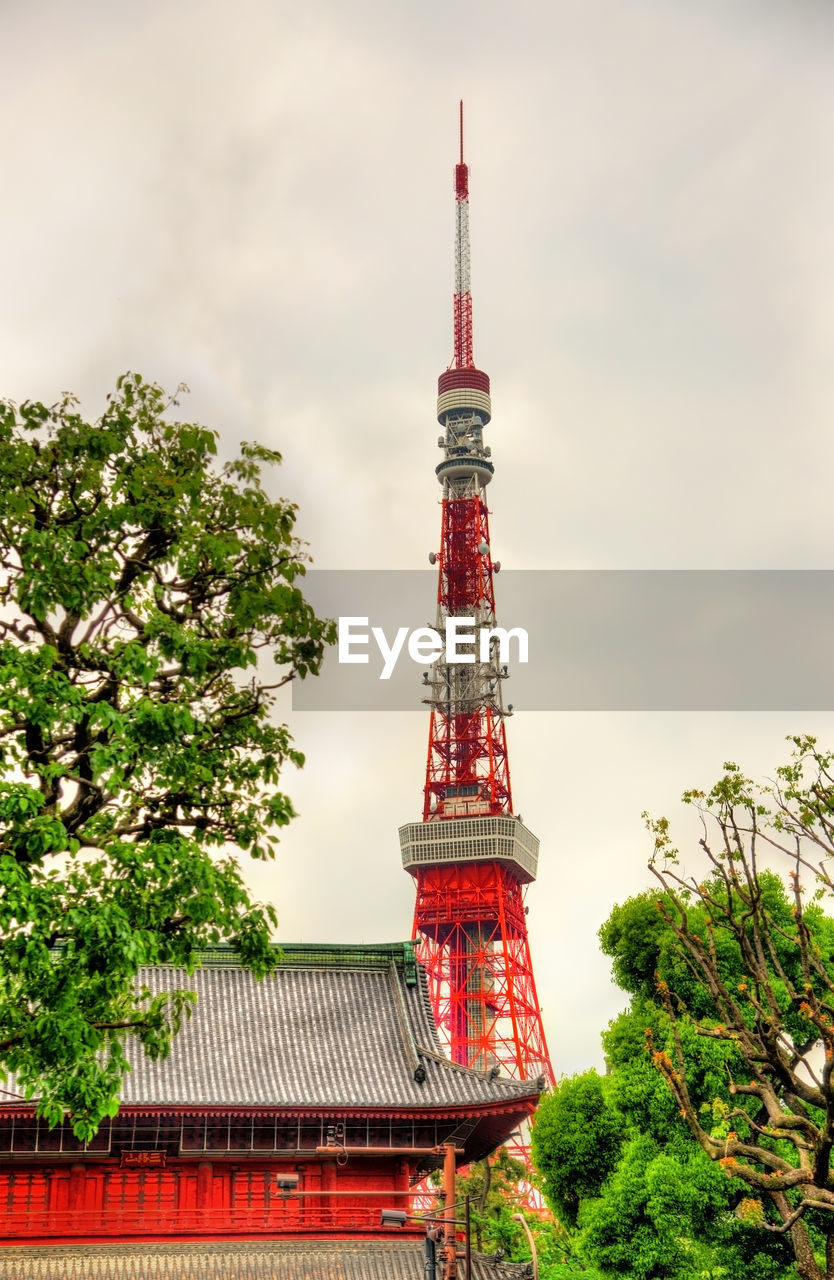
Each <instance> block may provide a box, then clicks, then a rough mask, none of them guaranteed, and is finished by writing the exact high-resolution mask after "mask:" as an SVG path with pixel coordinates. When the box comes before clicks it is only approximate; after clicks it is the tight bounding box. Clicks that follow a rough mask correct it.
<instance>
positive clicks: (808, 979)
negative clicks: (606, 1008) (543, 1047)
mask: <svg viewBox="0 0 834 1280" xmlns="http://www.w3.org/2000/svg"><path fill="white" fill-rule="evenodd" d="M791 742H792V744H793V755H792V758H791V759H790V761H789V763H788V764H787V765H785V766H784V767H782V768H780V769H778V770H777V771H776V776H775V780H774V781H773V782H771V783H767V784H755V783H753V782H752V781H751V780H750V779H748V778H746V777H745V776H744V775H743V773H742V772H741V770H740V769H739V768H738V767H737V766H736V765H734V764H728V765H726V766H725V768H724V772H723V776H722V777H721V778H720V779H719V781H718V782H717V783H716V785H715V786H714V787H713V788H712V790H711V791H709V792H702V791H689V792H687V793H686V794H685V795H684V801H685V803H686V804H687V805H689V806H691V808H692V809H694V810H695V812H696V815H697V818H698V821H699V824H700V833H699V834H700V841H699V845H700V848H699V852H698V854H697V855H696V856H697V857H698V860H699V861H702V862H703V863H705V865H704V866H703V868H702V870H701V872H700V874H695V875H692V874H690V873H687V872H686V871H685V870H684V868H683V859H682V855H681V854H680V853H679V851H678V850H677V849H676V848H675V847H674V845H673V843H672V837H671V833H670V827H669V823H668V821H667V820H666V819H665V818H661V819H657V820H649V826H650V829H651V831H652V833H653V836H654V841H655V850H654V857H653V860H652V863H651V868H652V871H653V872H654V875H655V876H656V877H657V879H658V881H659V892H657V891H655V892H654V893H644V894H641V895H639V896H638V897H636V898H633V899H631V900H630V901H628V902H626V903H623V904H621V905H620V906H618V907H615V908H614V910H613V911H612V913H611V915H610V917H609V919H608V920H607V922H606V923H605V924H604V925H603V927H602V929H601V931H600V938H601V942H602V946H603V950H604V951H605V952H607V954H608V955H610V956H611V958H612V961H613V969H614V975H615V977H616V980H617V982H618V983H619V984H620V986H621V987H623V988H624V989H625V990H626V991H627V992H628V993H629V994H630V996H631V1007H630V1009H629V1010H628V1011H627V1012H626V1013H624V1014H623V1015H622V1016H621V1017H620V1018H618V1019H616V1020H615V1022H614V1023H613V1024H612V1025H611V1027H610V1028H609V1029H608V1031H607V1032H606V1033H605V1035H604V1037H603V1043H604V1046H605V1051H606V1057H607V1061H608V1064H609V1074H608V1075H607V1076H606V1077H605V1078H603V1079H598V1078H595V1077H593V1076H592V1075H591V1076H585V1077H579V1078H577V1079H574V1080H573V1081H569V1082H565V1083H563V1084H562V1086H561V1087H560V1089H559V1090H558V1091H557V1093H556V1094H555V1095H554V1096H553V1097H551V1098H548V1099H546V1100H545V1101H544V1102H543V1103H542V1105H541V1107H540V1111H539V1117H538V1120H537V1124H536V1128H535V1130H534V1154H535V1155H536V1158H537V1161H538V1163H539V1167H540V1169H541V1170H542V1172H543V1174H544V1177H545V1187H546V1190H547V1193H548V1196H549V1198H550V1200H551V1203H553V1205H554V1207H555V1208H556V1210H557V1212H558V1213H560V1214H561V1215H562V1217H563V1220H564V1221H565V1222H566V1223H567V1224H568V1225H574V1226H575V1229H576V1232H577V1237H576V1238H577V1241H578V1247H579V1249H580V1251H581V1252H582V1254H583V1256H584V1257H585V1258H586V1259H588V1260H589V1261H590V1262H592V1263H593V1264H594V1265H595V1266H597V1267H598V1269H599V1270H600V1271H601V1273H602V1274H603V1275H605V1276H615V1275H624V1276H625V1275H628V1276H641V1277H642V1276H645V1277H647V1278H648V1277H654V1276H660V1275H664V1276H666V1275H668V1276H675V1277H681V1280H683V1278H684V1277H685V1278H686V1280H688V1278H689V1277H690V1276H691V1277H693V1278H694V1277H696V1276H700V1275H703V1274H736V1273H737V1272H739V1271H743V1272H744V1273H745V1274H746V1275H751V1276H753V1275H756V1276H761V1277H763V1278H764V1277H775V1276H781V1275H785V1274H786V1273H787V1272H786V1268H790V1273H791V1274H799V1275H800V1276H801V1277H802V1278H803V1280H832V1278H834V1173H833V1172H832V1168H831V1157H832V1149H834V1088H832V1067H834V920H832V918H831V915H830V914H829V911H830V898H831V895H832V893H834V877H832V872H831V869H830V859H831V856H832V854H833V853H834V756H832V754H831V753H828V752H826V751H823V750H822V749H820V748H819V746H818V745H817V743H816V741H815V740H814V739H813V738H810V737H796V738H793V739H791ZM618 1124H619V1125H620V1127H621V1146H620V1149H619V1151H617V1147H616V1132H617V1125H618Z"/></svg>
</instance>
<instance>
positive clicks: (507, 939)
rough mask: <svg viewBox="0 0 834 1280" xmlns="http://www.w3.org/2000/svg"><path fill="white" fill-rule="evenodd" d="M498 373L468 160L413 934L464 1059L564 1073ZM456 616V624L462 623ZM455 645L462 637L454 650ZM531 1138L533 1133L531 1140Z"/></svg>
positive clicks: (415, 829)
mask: <svg viewBox="0 0 834 1280" xmlns="http://www.w3.org/2000/svg"><path fill="white" fill-rule="evenodd" d="M490 417H491V405H490V393H489V377H488V376H487V374H485V373H483V372H482V371H481V370H480V369H478V368H476V366H475V361H474V358H473V349H472V295H471V293H470V285H469V169H468V166H467V165H466V164H465V163H464V159H463V103H461V104H460V159H459V162H458V164H457V165H456V166H455V293H454V357H453V360H452V363H451V365H450V366H449V368H448V369H447V370H446V371H445V372H444V373H441V375H440V378H439V380H438V400H437V418H438V421H439V423H440V426H441V427H442V434H441V436H440V438H439V440H438V445H439V447H440V448H441V450H442V453H443V457H442V461H441V462H440V463H439V465H438V466H437V468H436V473H437V478H438V480H439V482H440V484H441V485H442V487H443V499H442V511H443V514H442V525H441V533H440V547H439V550H438V551H437V552H436V553H435V552H432V554H431V555H430V557H429V559H430V560H431V562H432V563H433V564H436V565H437V567H438V583H437V616H436V630H437V631H438V633H439V635H440V636H441V637H443V636H445V637H446V638H447V641H448V636H449V626H450V624H451V626H452V629H453V630H454V629H456V630H457V632H458V641H457V648H458V653H459V654H460V653H464V652H467V650H466V648H465V645H464V635H465V633H474V634H475V635H476V637H477V638H478V639H482V638H483V637H486V639H485V642H484V643H482V644H478V643H472V644H471V645H470V648H469V650H468V653H469V655H470V656H468V657H467V658H466V659H465V660H460V658H458V660H457V661H454V662H453V661H449V660H448V656H447V654H446V653H445V652H444V653H443V654H441V655H440V656H439V657H438V658H437V660H436V661H435V662H434V664H433V665H432V667H431V669H430V670H429V671H427V672H426V673H425V674H424V683H425V684H426V686H427V687H428V691H429V693H428V697H427V698H426V702H427V703H428V705H429V708H430V715H429V745H428V760H427V763H426V784H425V791H424V802H423V820H422V822H410V823H407V824H406V825H405V826H404V827H401V828H400V832H399V835H400V849H401V852H402V860H403V866H404V867H405V868H406V870H407V871H409V872H410V873H411V875H412V876H414V879H415V881H416V890H417V901H416V906H415V910H414V928H413V937H414V938H415V939H416V940H417V944H418V957H419V959H420V961H421V962H422V964H423V965H424V966H425V968H426V971H427V974H428V981H429V992H430V996H431V1002H432V1008H433V1010H434V1016H435V1021H436V1023H437V1026H438V1028H439V1030H440V1033H441V1035H442V1036H443V1037H444V1038H445V1040H446V1042H447V1044H448V1047H449V1052H450V1055H451V1057H452V1060H453V1061H454V1062H457V1063H459V1064H460V1065H461V1066H465V1067H471V1068H474V1069H476V1070H479V1071H489V1070H491V1069H495V1070H500V1071H502V1072H504V1073H506V1074H507V1075H509V1076H511V1077H514V1078H516V1079H535V1078H536V1077H543V1078H544V1081H546V1082H547V1083H550V1084H553V1083H554V1076H553V1068H552V1066H551V1063H550V1056H549V1054H548V1050H547V1043H546V1040H545V1035H544V1028H543V1026H542V1020H541V1012H540V1009H539V1002H538V998H537V995H536V983H535V980H534V977H533V964H532V960H531V957H530V945H529V942H528V938H527V924H526V915H525V906H524V894H525V890H526V888H527V885H528V884H530V883H531V882H532V881H533V880H535V878H536V869H537V863H538V849H539V842H538V839H537V838H536V836H534V835H533V834H532V832H531V831H528V829H527V828H526V827H525V826H524V824H523V823H522V822H521V820H520V818H518V817H516V816H515V815H514V813H513V802H512V791H511V788H510V767H509V759H508V755H507V739H506V728H505V723H506V719H507V716H508V715H509V714H510V712H511V710H512V708H511V707H510V706H506V707H505V705H504V702H503V697H502V685H503V682H504V680H505V679H506V677H507V675H508V672H509V668H508V665H507V663H508V654H507V648H508V646H507V645H506V644H504V645H503V648H502V638H501V632H500V630H499V631H498V633H497V634H496V635H493V636H491V637H490V635H489V632H490V631H492V630H494V629H495V628H496V627H497V622H496V611H495V592H494V585H493V576H494V574H496V573H497V572H498V570H499V569H500V565H499V564H498V563H497V562H496V561H494V560H493V559H492V550H491V542H490V535H489V513H488V509H487V505H486V487H487V485H488V484H489V482H490V480H491V479H492V476H493V470H494V468H493V464H492V462H491V460H490V449H489V448H488V447H487V446H485V445H484V442H483V435H484V428H485V427H486V425H487V424H488V423H489V421H490ZM455 620H456V621H455ZM447 648H448V646H447ZM525 1145H526V1144H524V1143H523V1142H522V1143H521V1148H522V1149H524V1148H525Z"/></svg>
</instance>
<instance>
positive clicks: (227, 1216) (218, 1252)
mask: <svg viewBox="0 0 834 1280" xmlns="http://www.w3.org/2000/svg"><path fill="white" fill-rule="evenodd" d="M141 979H142V981H143V982H145V983H146V984H147V985H148V986H149V987H150V989H151V990H152V991H153V992H155V993H156V992H160V991H164V990H173V989H176V988H180V987H187V988H191V989H194V990H196V991H197V993H198V1002H197V1005H196V1008H195V1011H194V1014H193V1016H192V1017H191V1019H189V1020H188V1021H187V1022H186V1023H185V1025H184V1026H183V1029H182V1031H181V1032H180V1034H179V1035H178V1036H177V1038H176V1040H175V1042H174V1045H173V1048H172V1051H171V1054H170V1056H169V1057H168V1058H166V1059H164V1060H161V1061H156V1062H153V1061H151V1060H149V1059H147V1058H145V1057H144V1056H142V1055H141V1054H136V1055H135V1056H134V1057H133V1060H132V1070H131V1072H130V1074H129V1075H128V1076H127V1078H126V1080H125V1084H124V1089H123V1094H122V1103H121V1107H120V1110H119V1113H118V1115H117V1116H115V1117H114V1118H113V1119H112V1120H108V1121H105V1122H104V1124H102V1126H101V1128H100V1129H99V1131H98V1133H97V1135H96V1137H95V1138H94V1139H93V1140H92V1141H91V1142H89V1143H86V1144H85V1143H80V1142H78V1141H77V1140H76V1139H75V1138H74V1137H73V1135H72V1132H71V1129H70V1128H69V1126H63V1127H58V1128H55V1129H49V1128H48V1127H47V1126H46V1125H45V1124H44V1123H43V1122H42V1121H39V1120H38V1119H37V1118H36V1116H35V1114H34V1108H33V1106H32V1105H31V1104H30V1103H26V1102H23V1101H18V1100H15V1098H14V1097H13V1096H11V1094H10V1093H5V1094H3V1095H0V1215H1V1216H0V1244H2V1247H0V1280H6V1278H7V1277H8V1278H10V1277H15V1280H18V1277H29V1276H31V1277H33V1278H36V1277H40V1278H41V1280H46V1278H47V1277H48V1278H49V1280H54V1277H67V1280H70V1278H71V1277H73V1276H78V1277H81V1276H86V1275H96V1276H99V1275H100V1276H102V1277H110V1276H112V1277H114V1278H115V1277H120V1276H122V1275H124V1276H125V1277H127V1276H131V1277H134V1280H143V1278H144V1277H145V1276H148V1277H151V1276H157V1275H158V1276H160V1277H162V1276H165V1277H173V1278H176V1277H178V1276H179V1275H183V1276H185V1275H192V1274H193V1275H195V1276H197V1275H201V1274H202V1271H201V1269H200V1268H201V1267H203V1269H204V1270H205V1274H206V1275H207V1276H215V1275H216V1276H224V1277H225V1276H228V1277H230V1278H232V1280H233V1278H234V1277H237V1276H238V1275H240V1276H241V1277H244V1276H246V1277H249V1276H251V1277H261V1276H263V1277H281V1280H284V1278H285V1277H286V1280H293V1278H294V1277H296V1276H298V1277H305V1278H309V1280H318V1277H322V1278H324V1277H327V1278H331V1277H332V1278H333V1280H363V1278H364V1277H366V1276H368V1277H370V1276H379V1277H381V1278H382V1280H396V1278H397V1277H399V1276H401V1275H402V1276H405V1275H413V1276H414V1277H415V1280H419V1277H420V1276H421V1275H422V1274H423V1263H422V1253H421V1248H422V1237H423V1236H424V1234H425V1229H424V1227H422V1226H421V1224H420V1223H419V1222H414V1221H410V1222H409V1223H408V1224H407V1225H406V1227H405V1229H404V1231H400V1232H396V1233H395V1235H396V1238H393V1237H392V1233H391V1229H390V1227H383V1226H382V1225H381V1210H382V1209H383V1208H400V1209H404V1210H410V1208H411V1207H412V1198H413V1189H414V1186H415V1184H416V1183H417V1182H418V1181H419V1180H420V1179H421V1178H422V1177H424V1176H425V1175H426V1174H427V1173H429V1172H430V1171H431V1170H432V1169H435V1168H438V1167H439V1166H440V1165H441V1164H442V1161H443V1151H442V1148H443V1147H444V1144H453V1145H454V1147H455V1149H456V1152H457V1161H458V1163H459V1164H468V1163H469V1162H470V1161H472V1160H477V1159H480V1158H482V1157H483V1156H485V1155H487V1154H488V1153H490V1152H491V1151H493V1150H495V1148H496V1147H498V1146H499V1145H500V1144H501V1143H503V1142H504V1141H506V1139H507V1138H508V1136H509V1135H510V1134H511V1133H512V1132H513V1131H514V1130H515V1129H516V1127H517V1126H518V1125H519V1124H520V1123H522V1122H524V1121H526V1120H528V1119H529V1117H530V1115H531V1114H532V1112H533V1110H534V1108H535V1105H536V1102H537V1100H538V1095H539V1091H540V1087H541V1082H540V1081H537V1082H532V1081H517V1080H509V1079H504V1078H502V1077H500V1076H499V1075H498V1074H497V1073H496V1071H495V1070H494V1069H493V1070H492V1071H487V1072H481V1071H474V1070H470V1069H468V1068H465V1067H460V1066H456V1065H455V1064H453V1063H452V1062H450V1061H449V1059H448V1058H446V1057H445V1056H444V1055H443V1053H442V1052H441V1050H440V1046H439V1043H438V1040H437V1035H436V1031H435V1026H434V1022H433V1019H432V1015H431V1009H430V1004H429V999H428V992H427V988H426V981H425V975H424V973H423V971H422V969H421V968H420V967H419V966H418V965H417V963H416V961H415V956H414V949H413V946H412V944H411V943H396V944H391V945H387V944H381V945H373V946H364V945H363V946H356V947H353V946H332V945H322V946H317V945H316V946H314V945H285V946H284V947H283V959H282V961H281V963H280V965H279V966H278V968H277V970H276V971H275V973H274V974H273V975H271V976H270V977H267V978H265V979H263V980H262V981H260V982H259V981H256V980H255V979H254V978H253V976H252V974H251V973H249V972H248V971H247V970H244V969H242V968H241V967H240V966H239V965H238V964H237V962H236V959H235V956H234V953H233V952H231V951H229V950H225V949H222V948H220V949H217V950H216V951H212V952H209V953H207V954H206V955H205V957H204V962H203V967H202V968H201V969H199V970H198V971H197V972H196V973H195V974H193V975H186V974H184V973H183V972H181V971H178V970H175V969H167V968H155V969H151V970H146V971H144V972H143V973H142V974H141ZM8 1088H9V1090H12V1089H13V1083H12V1084H9V1086H8ZM120 1257H121V1258H122V1259H123V1262H124V1266H123V1267H122V1269H120V1265H121V1264H120V1263H119V1261H118V1260H119V1258H120ZM140 1257H142V1258H144V1259H145V1260H146V1261H145V1263H143V1264H142V1267H139V1266H138V1264H137V1259H139V1258H140ZM374 1257H378V1258H379V1259H381V1260H380V1261H379V1263H378V1269H377V1270H374V1266H376V1264H373V1265H372V1260H373V1258H374ZM200 1258H203V1259H205V1258H214V1260H215V1261H214V1262H213V1263H211V1262H210V1263H205V1264H204V1263H202V1262H199V1265H198V1261H199V1259H200ZM235 1258H237V1259H249V1262H247V1263H246V1266H247V1267H248V1268H249V1269H240V1267H238V1268H237V1269H235V1267H236V1265H237V1264H235V1263H234V1259H235ZM253 1258H258V1259H260V1262H258V1263H257V1265H256V1264H255V1263H254V1262H252V1259H253ZM73 1259H75V1260H76V1261H75V1262H73ZM96 1259H98V1261H96V1266H95V1267H93V1265H92V1264H93V1261H95V1260H96ZM107 1259H109V1260H110V1261H109V1262H108V1261H106V1260H107ZM154 1259H156V1262H154ZM160 1259H161V1260H163V1261H162V1262H160ZM166 1259H167V1261H165V1260H166ZM177 1259H180V1262H177ZM188 1259H190V1261H188ZM222 1259H225V1261H222ZM124 1260H126V1261H124ZM230 1260H231V1261H230ZM221 1261H222V1265H221ZM163 1262H164V1266H163ZM99 1264H100V1265H99ZM242 1265H243V1264H242V1263H241V1266H242ZM495 1265H497V1264H494V1265H490V1260H489V1259H475V1260H474V1261H473V1268H472V1280H486V1277H493V1276H495V1277H497V1276H499V1275H509V1274H511V1273H513V1272H514V1271H515V1269H513V1268H511V1269H510V1270H509V1271H508V1270H507V1269H506V1268H501V1267H500V1266H499V1269H498V1270H496V1269H495ZM178 1266H180V1267H181V1269H180V1270H177V1267H178ZM76 1267H77V1269H74V1268H76ZM369 1267H370V1268H371V1269H370V1270H369V1269H368V1268H369ZM85 1268H86V1270H85ZM188 1268H191V1269H190V1270H189V1269H188ZM258 1268H260V1269H258ZM516 1273H517V1272H516Z"/></svg>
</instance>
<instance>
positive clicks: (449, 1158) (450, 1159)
mask: <svg viewBox="0 0 834 1280" xmlns="http://www.w3.org/2000/svg"><path fill="white" fill-rule="evenodd" d="M443 1150H444V1158H443V1190H444V1192H445V1196H446V1204H445V1207H444V1210H443V1217H444V1218H445V1230H444V1232H443V1252H444V1254H445V1256H446V1266H445V1268H444V1271H443V1280H455V1277H456V1275H457V1270H458V1262H457V1245H456V1243H455V1148H454V1146H453V1145H452V1143H451V1142H447V1143H446V1144H445V1145H444V1148H443ZM467 1280H468V1277H467Z"/></svg>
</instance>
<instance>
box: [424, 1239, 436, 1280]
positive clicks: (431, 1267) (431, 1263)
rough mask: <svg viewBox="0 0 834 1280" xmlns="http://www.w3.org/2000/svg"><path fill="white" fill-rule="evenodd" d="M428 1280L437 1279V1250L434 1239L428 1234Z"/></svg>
mask: <svg viewBox="0 0 834 1280" xmlns="http://www.w3.org/2000/svg"><path fill="white" fill-rule="evenodd" d="M426 1280H437V1251H436V1249H435V1247H434V1240H433V1238H432V1237H431V1236H430V1235H428V1234H427V1235H426Z"/></svg>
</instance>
